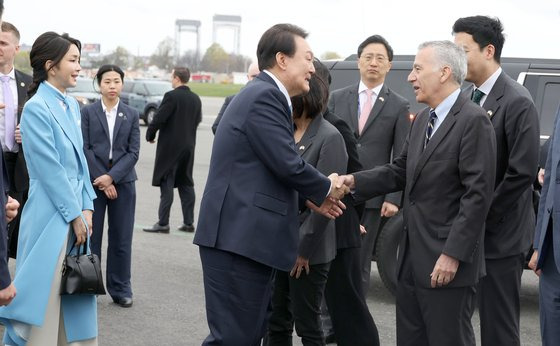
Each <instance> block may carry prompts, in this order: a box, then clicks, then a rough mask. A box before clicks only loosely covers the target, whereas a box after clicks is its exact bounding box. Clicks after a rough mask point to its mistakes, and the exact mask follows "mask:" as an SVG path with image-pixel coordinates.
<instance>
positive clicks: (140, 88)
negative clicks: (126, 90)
mask: <svg viewBox="0 0 560 346" xmlns="http://www.w3.org/2000/svg"><path fill="white" fill-rule="evenodd" d="M132 92H133V93H135V94H138V95H146V94H147V93H146V88H145V87H144V83H134V86H133V87H132Z"/></svg>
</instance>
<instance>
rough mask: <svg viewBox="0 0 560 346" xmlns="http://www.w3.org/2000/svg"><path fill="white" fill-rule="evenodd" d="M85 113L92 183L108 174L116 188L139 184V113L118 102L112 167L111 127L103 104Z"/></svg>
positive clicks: (87, 151)
mask: <svg viewBox="0 0 560 346" xmlns="http://www.w3.org/2000/svg"><path fill="white" fill-rule="evenodd" d="M81 112H82V135H83V137H84V152H85V154H86V158H87V162H88V166H89V172H90V175H91V179H92V181H93V180H95V178H97V177H99V176H100V175H103V174H109V175H110V176H111V177H112V178H113V181H114V184H119V183H127V182H131V181H135V180H136V171H135V170H134V165H135V164H136V161H138V153H139V152H140V128H139V124H138V111H136V110H135V109H133V108H131V107H129V106H128V105H126V104H125V103H124V102H119V107H118V109H117V118H116V120H115V128H114V130H113V165H112V166H111V167H110V165H109V150H110V148H111V143H110V141H109V126H108V124H107V116H106V115H105V112H103V107H102V106H101V101H96V102H95V103H92V104H91V105H87V106H85V107H84V108H82V110H81Z"/></svg>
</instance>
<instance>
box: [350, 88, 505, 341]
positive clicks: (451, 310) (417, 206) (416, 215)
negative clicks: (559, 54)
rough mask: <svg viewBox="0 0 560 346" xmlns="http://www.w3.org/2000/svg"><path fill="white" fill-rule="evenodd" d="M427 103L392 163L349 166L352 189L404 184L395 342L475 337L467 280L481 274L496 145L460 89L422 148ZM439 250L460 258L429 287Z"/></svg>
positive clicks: (359, 193) (365, 192)
mask: <svg viewBox="0 0 560 346" xmlns="http://www.w3.org/2000/svg"><path fill="white" fill-rule="evenodd" d="M428 117H429V111H428V109H425V110H423V111H421V112H420V113H419V114H418V116H417V117H416V119H415V121H414V123H413V124H412V127H411V130H410V134H409V137H408V139H407V141H406V143H405V145H404V148H403V151H402V153H401V155H400V156H399V157H398V158H396V159H395V161H394V162H393V163H392V164H388V165H385V166H382V167H379V168H376V169H373V170H370V171H364V172H359V173H356V174H355V175H354V176H355V183H356V189H355V191H356V192H355V197H356V198H357V199H358V200H365V199H367V198H371V196H375V195H382V194H386V193H388V192H391V191H398V190H400V189H403V188H405V196H404V208H403V210H404V222H405V227H404V233H403V237H402V240H401V244H400V248H399V256H398V272H397V278H398V280H399V282H398V285H397V342H398V344H399V345H474V342H475V340H474V333H473V330H472V325H471V321H470V318H471V315H472V311H473V306H472V305H473V301H474V286H475V285H476V283H477V282H478V280H479V279H480V278H481V277H482V276H483V275H484V256H483V255H484V253H483V245H482V241H483V239H484V238H483V237H484V220H485V217H486V215H487V212H488V209H489V207H490V202H491V200H492V191H493V187H494V180H495V165H496V163H495V160H496V145H495V136H494V134H493V130H492V124H491V123H490V120H489V119H488V117H487V116H486V114H485V112H484V111H483V110H482V109H481V108H480V107H477V106H476V104H474V103H472V102H471V101H469V100H468V98H467V97H466V96H465V95H459V96H458V98H457V100H456V101H455V103H454V104H453V106H452V107H451V109H450V111H449V113H448V114H447V116H446V118H445V120H444V121H443V122H442V123H441V125H440V126H439V128H438V129H437V130H436V132H435V133H434V134H433V137H432V138H431V140H430V141H429V143H428V145H427V146H426V148H425V149H424V140H425V136H426V127H427V123H428ZM442 253H444V254H446V255H448V256H451V257H453V258H455V259H457V260H459V262H460V263H459V267H458V270H457V273H456V275H455V278H454V279H453V280H452V281H451V282H450V283H449V284H448V285H447V286H444V287H443V288H435V289H434V288H431V282H430V280H431V279H430V273H431V272H432V271H433V269H434V265H435V263H436V261H437V260H438V258H439V256H440V255H441V254H442Z"/></svg>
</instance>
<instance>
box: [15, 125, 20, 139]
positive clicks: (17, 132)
mask: <svg viewBox="0 0 560 346" xmlns="http://www.w3.org/2000/svg"><path fill="white" fill-rule="evenodd" d="M14 133H15V135H16V143H18V144H21V131H20V130H19V124H18V125H17V126H16V130H15V131H14Z"/></svg>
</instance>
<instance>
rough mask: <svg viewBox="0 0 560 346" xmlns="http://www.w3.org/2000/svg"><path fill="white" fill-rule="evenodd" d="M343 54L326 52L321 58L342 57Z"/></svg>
mask: <svg viewBox="0 0 560 346" xmlns="http://www.w3.org/2000/svg"><path fill="white" fill-rule="evenodd" d="M340 58H341V56H340V55H338V53H337V52H330V51H328V52H324V53H323V55H321V60H333V59H340Z"/></svg>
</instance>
